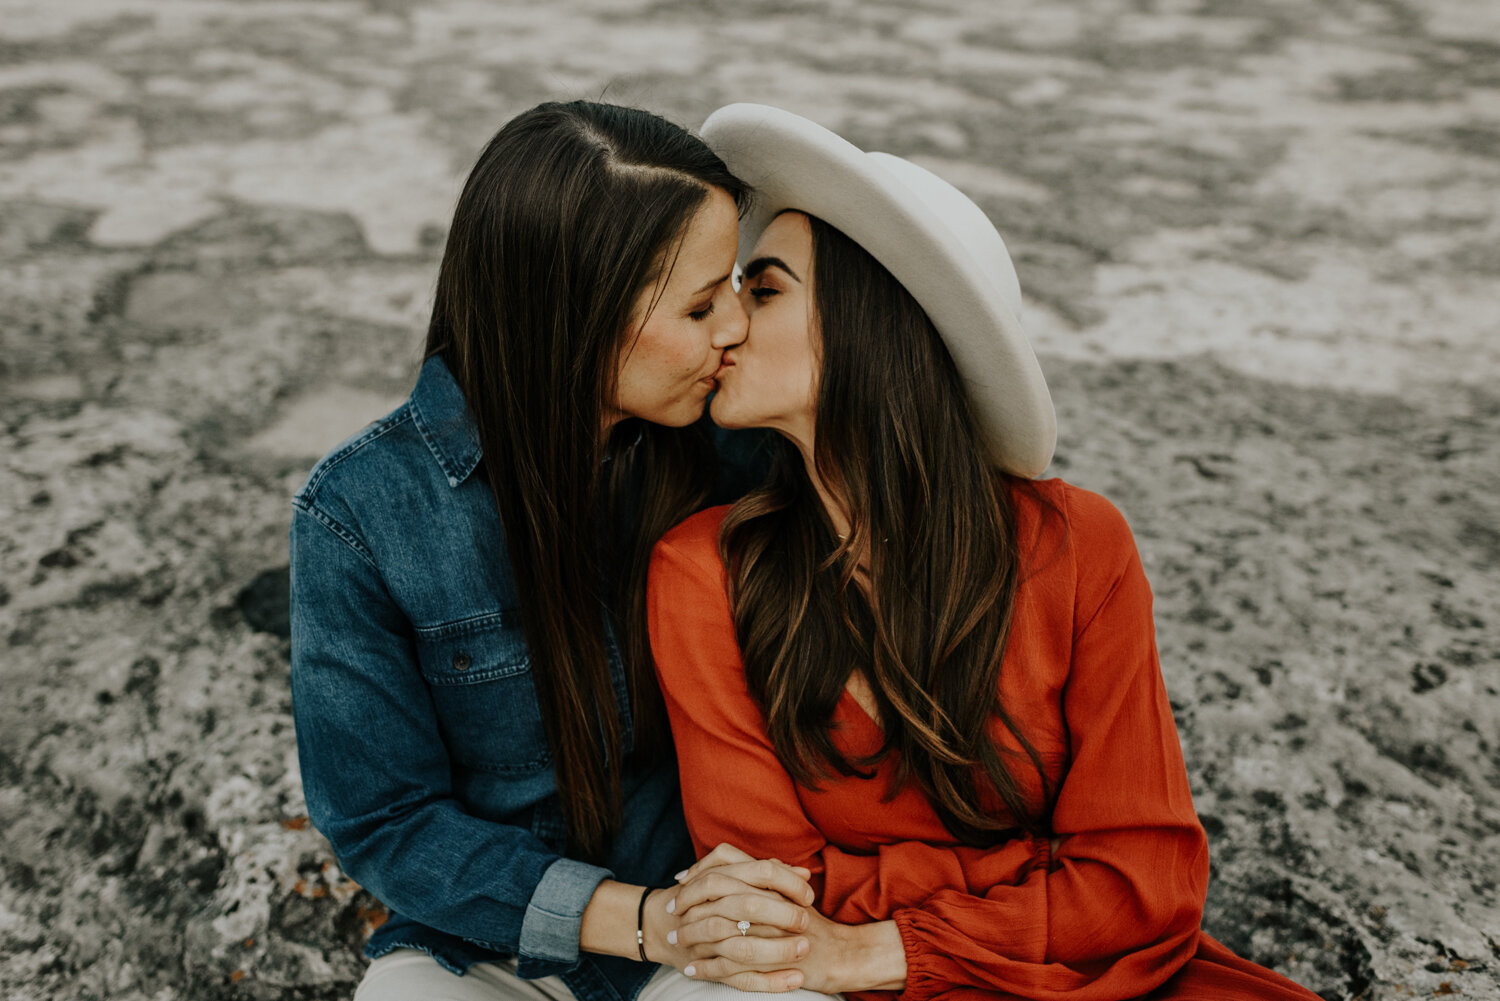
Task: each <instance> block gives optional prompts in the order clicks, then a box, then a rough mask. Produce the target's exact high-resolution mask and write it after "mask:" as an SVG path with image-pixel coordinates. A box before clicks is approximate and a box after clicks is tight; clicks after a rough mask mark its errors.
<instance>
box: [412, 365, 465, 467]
mask: <svg viewBox="0 0 1500 1001" xmlns="http://www.w3.org/2000/svg"><path fill="white" fill-rule="evenodd" d="M411 413H412V418H413V420H414V422H415V423H416V425H417V428H418V430H420V431H421V433H422V440H423V441H424V442H426V443H427V447H428V449H429V450H431V452H432V457H433V458H434V459H436V460H437V461H438V465H439V466H441V467H442V468H443V473H444V474H445V475H446V476H447V477H448V486H450V487H456V486H458V485H459V484H460V483H462V482H463V481H464V480H467V479H468V478H469V476H470V474H472V473H473V472H474V469H475V467H477V466H478V465H479V460H480V458H481V457H482V455H483V452H482V451H481V450H480V447H479V429H478V428H477V427H475V425H474V420H473V418H472V416H470V414H469V407H468V404H467V403H466V402H465V400H464V394H463V390H461V389H459V388H458V382H457V381H456V380H454V378H453V375H452V373H450V372H449V371H448V366H447V365H445V364H443V360H442V359H441V358H439V357H437V356H436V355H434V356H433V357H431V358H429V359H427V361H426V362H424V363H423V365H422V373H421V374H420V375H419V376H418V377H417V386H416V388H415V389H413V390H412V394H411Z"/></svg>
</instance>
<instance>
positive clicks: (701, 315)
mask: <svg viewBox="0 0 1500 1001" xmlns="http://www.w3.org/2000/svg"><path fill="white" fill-rule="evenodd" d="M713 315H714V304H713V303H712V302H710V303H709V304H708V305H707V306H704V307H703V308H702V309H696V310H694V311H693V312H691V313H689V314H688V319H690V320H693V321H695V322H697V321H702V320H706V319H708V318H709V317H710V316H713Z"/></svg>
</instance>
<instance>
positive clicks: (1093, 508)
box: [1011, 479, 1135, 557]
mask: <svg viewBox="0 0 1500 1001" xmlns="http://www.w3.org/2000/svg"><path fill="white" fill-rule="evenodd" d="M1011 498H1012V500H1013V502H1014V504H1015V511H1016V521H1017V527H1018V529H1019V533H1018V534H1019V535H1020V536H1021V538H1022V539H1023V540H1025V539H1028V538H1035V539H1036V540H1038V541H1039V542H1041V543H1043V544H1044V545H1043V548H1046V546H1045V543H1047V542H1048V541H1050V540H1056V541H1057V542H1058V543H1061V544H1062V545H1064V546H1067V547H1069V548H1072V549H1074V550H1075V551H1083V552H1086V553H1090V554H1092V555H1094V556H1096V557H1098V556H1104V555H1108V554H1117V553H1121V552H1127V551H1128V552H1133V551H1134V550H1135V538H1134V536H1133V535H1132V534H1131V531H1130V525H1129V523H1128V522H1127V521H1126V520H1125V515H1123V514H1122V513H1121V512H1120V509H1119V508H1118V507H1116V506H1115V505H1114V503H1113V502H1111V501H1110V500H1109V498H1107V497H1105V496H1103V495H1102V494H1097V493H1094V492H1093V491H1092V490H1085V489H1083V488H1082V487H1077V486H1074V485H1073V484H1071V483H1068V482H1066V481H1065V480H1059V479H1050V480H1015V481H1012V484H1011Z"/></svg>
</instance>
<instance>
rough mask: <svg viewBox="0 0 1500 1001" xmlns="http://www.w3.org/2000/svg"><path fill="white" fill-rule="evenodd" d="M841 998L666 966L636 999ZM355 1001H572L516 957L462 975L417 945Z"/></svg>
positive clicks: (365, 985)
mask: <svg viewBox="0 0 1500 1001" xmlns="http://www.w3.org/2000/svg"><path fill="white" fill-rule="evenodd" d="M751 999H757V1001H771V999H779V1001H843V995H840V994H834V995H831V996H830V995H827V994H818V993H816V992H815V991H791V992H788V993H785V994H760V993H751V992H747V991H741V990H737V989H736V988H733V987H730V986H728V985H726V984H720V983H716V982H714V981H712V980H694V979H692V978H691V977H685V976H683V975H682V974H681V973H680V972H678V971H677V970H676V969H674V968H672V967H670V966H663V967H661V968H660V969H658V970H657V971H656V975H655V976H653V977H652V978H651V979H650V981H648V982H647V984H646V986H645V987H643V988H641V993H640V997H639V998H638V1001H751ZM354 1001H575V999H574V997H573V992H572V991H570V990H568V987H567V985H566V984H564V983H563V982H562V979H561V978H559V977H541V978H539V979H537V980H522V979H521V978H520V977H518V976H516V968H515V960H510V961H508V962H500V963H475V964H474V965H473V966H471V967H469V972H468V973H466V974H464V975H463V976H461V977H460V976H458V975H457V974H455V973H450V972H449V971H448V970H447V969H446V968H444V967H443V965H442V964H441V963H439V962H438V961H437V960H435V959H433V958H432V957H431V956H429V955H427V953H425V952H421V951H419V950H417V949H394V950H392V951H391V952H388V953H386V954H385V955H384V956H381V957H380V958H379V959H377V960H375V961H374V962H372V963H371V964H370V968H369V969H368V970H366V971H365V975H364V979H362V980H361V981H360V982H359V987H358V988H357V989H356V990H355V992H354Z"/></svg>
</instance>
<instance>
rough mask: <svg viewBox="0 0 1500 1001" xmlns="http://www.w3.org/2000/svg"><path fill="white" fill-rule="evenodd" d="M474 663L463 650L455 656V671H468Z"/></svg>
mask: <svg viewBox="0 0 1500 1001" xmlns="http://www.w3.org/2000/svg"><path fill="white" fill-rule="evenodd" d="M472 663H474V661H473V659H472V658H471V657H470V656H469V655H468V654H466V653H464V652H463V651H462V650H460V651H459V652H458V653H456V654H454V655H453V669H454V670H455V671H467V670H468V669H469V665H470V664H472Z"/></svg>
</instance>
